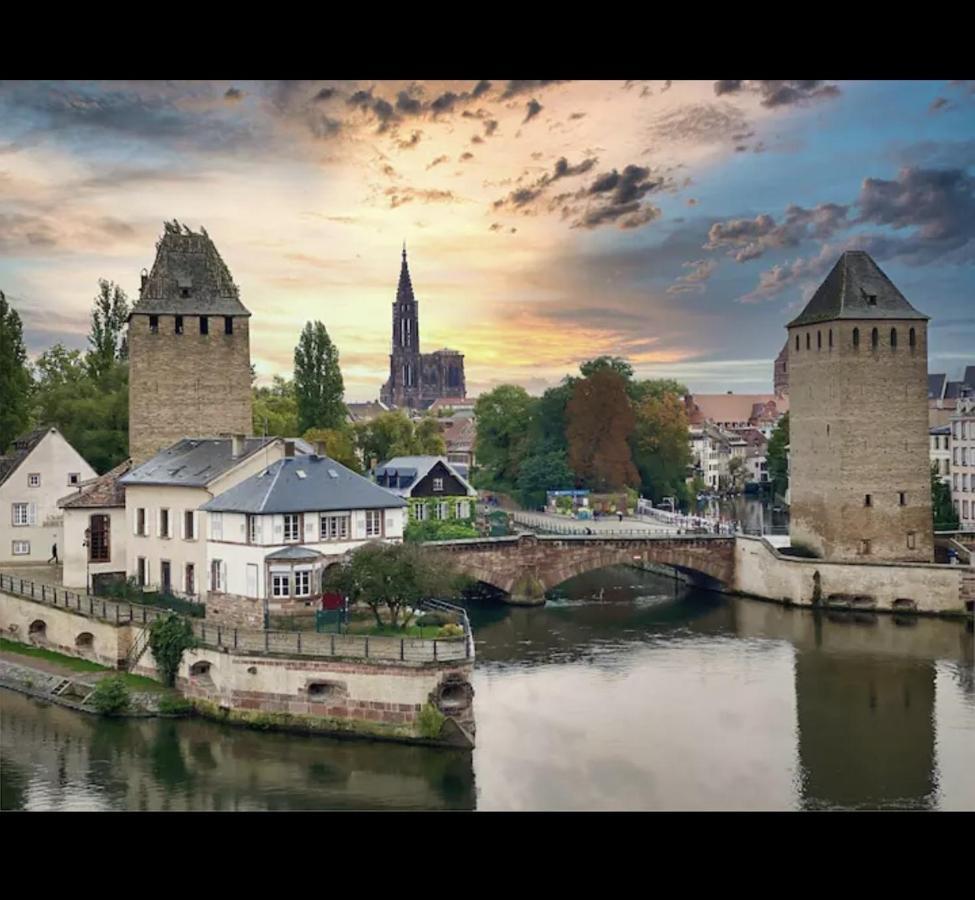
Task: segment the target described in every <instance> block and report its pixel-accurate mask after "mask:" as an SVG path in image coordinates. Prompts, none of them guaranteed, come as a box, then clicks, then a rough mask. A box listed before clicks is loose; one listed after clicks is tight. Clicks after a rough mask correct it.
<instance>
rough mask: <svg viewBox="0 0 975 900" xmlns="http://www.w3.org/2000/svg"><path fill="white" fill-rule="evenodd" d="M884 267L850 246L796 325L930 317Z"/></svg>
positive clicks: (794, 321) (789, 325) (794, 323)
mask: <svg viewBox="0 0 975 900" xmlns="http://www.w3.org/2000/svg"><path fill="white" fill-rule="evenodd" d="M927 318H928V316H926V315H924V313H920V312H918V311H917V310H916V309H915V308H914V307H913V306H911V304H910V303H909V302H908V300H907V298H906V297H905V296H904V295H903V294H902V293H901V292H900V291H899V290H897V288H896V287H894V283H893V282H892V281H891V280H890V279H889V278H888V277H887V276H886V275H885V274H884V273H883V272H882V271H881V270H880V266H878V265H877V264H876V263H875V262H874V261H873V259H871V257H870V254H869V253H866V252H865V251H863V250H847V251H845V252H844V253H843V255H842V256H841V257H840V258H839V260H838V261H837V263H836V265H835V266H833V270H832V271H831V272H830V273H829V275H827V276H826V280H825V281H823V283H822V284H821V285H820V286H819V289H818V290H817V291H816V293H815V294H813V296H812V299H811V300H810V301H809V302H808V303H807V304H806V308H805V309H804V310H803V311H802V312H801V313H800V314H799V316H798V317H797V318H795V319H793V320H792V321H791V322H790V323H789V324H788V326H786V327H788V328H791V327H792V326H793V325H811V324H813V323H815V322H826V321H829V320H831V319H927Z"/></svg>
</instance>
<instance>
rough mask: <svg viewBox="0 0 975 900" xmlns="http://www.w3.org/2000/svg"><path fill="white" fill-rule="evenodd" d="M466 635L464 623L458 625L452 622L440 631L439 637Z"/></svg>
mask: <svg viewBox="0 0 975 900" xmlns="http://www.w3.org/2000/svg"><path fill="white" fill-rule="evenodd" d="M463 636H464V627H463V626H462V625H456V624H454V623H451V624H449V625H444V626H443V627H442V628H441V629H440V630H439V631H438V632H437V637H438V638H458V637H463Z"/></svg>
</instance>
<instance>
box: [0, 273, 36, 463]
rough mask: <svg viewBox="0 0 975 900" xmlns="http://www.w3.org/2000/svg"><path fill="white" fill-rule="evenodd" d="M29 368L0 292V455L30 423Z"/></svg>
mask: <svg viewBox="0 0 975 900" xmlns="http://www.w3.org/2000/svg"><path fill="white" fill-rule="evenodd" d="M30 390H31V377H30V367H29V366H28V363H27V350H26V348H25V347H24V332H23V326H22V325H21V322H20V316H19V315H18V314H17V311H16V310H15V309H14V308H13V307H12V306H10V304H9V303H8V302H7V298H6V296H4V293H3V291H0V398H2V401H3V402H2V403H0V453H3V452H4V451H5V450H6V449H7V445H8V444H9V443H10V442H11V441H12V440H13V439H14V438H15V437H17V435H18V434H20V433H21V432H22V431H24V430H25V429H26V428H27V425H28V422H29V420H30Z"/></svg>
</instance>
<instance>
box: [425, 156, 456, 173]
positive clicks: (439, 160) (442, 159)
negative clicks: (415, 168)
mask: <svg viewBox="0 0 975 900" xmlns="http://www.w3.org/2000/svg"><path fill="white" fill-rule="evenodd" d="M449 159H450V157H449V156H447V155H446V154H444V155H441V156H438V157H437V158H436V159H435V160H433V162H431V163H430V165H428V166H427V169H432V168H433V167H434V166H439V165H440V164H441V163H445V162H447V161H448V160H449Z"/></svg>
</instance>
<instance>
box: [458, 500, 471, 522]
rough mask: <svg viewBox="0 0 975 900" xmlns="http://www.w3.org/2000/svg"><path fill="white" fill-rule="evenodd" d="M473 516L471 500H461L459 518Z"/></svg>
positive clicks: (459, 502)
mask: <svg viewBox="0 0 975 900" xmlns="http://www.w3.org/2000/svg"><path fill="white" fill-rule="evenodd" d="M470 516H471V502H470V500H460V501H458V503H457V518H458V519H469V518H470Z"/></svg>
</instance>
